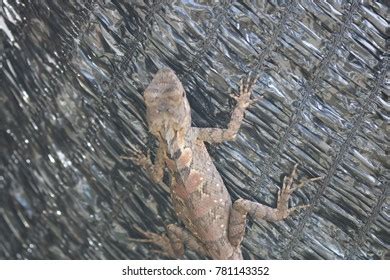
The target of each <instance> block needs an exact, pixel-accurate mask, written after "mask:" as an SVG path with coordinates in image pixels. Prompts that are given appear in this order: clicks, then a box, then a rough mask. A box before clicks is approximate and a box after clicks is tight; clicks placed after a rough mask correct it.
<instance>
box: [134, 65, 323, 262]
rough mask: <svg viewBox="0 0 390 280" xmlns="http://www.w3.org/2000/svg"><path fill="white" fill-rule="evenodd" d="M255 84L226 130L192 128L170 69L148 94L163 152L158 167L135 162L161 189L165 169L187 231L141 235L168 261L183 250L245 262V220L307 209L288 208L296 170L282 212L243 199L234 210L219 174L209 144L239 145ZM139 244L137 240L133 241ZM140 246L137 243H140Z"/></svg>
mask: <svg viewBox="0 0 390 280" xmlns="http://www.w3.org/2000/svg"><path fill="white" fill-rule="evenodd" d="M254 82H255V79H254V80H251V81H250V80H248V81H247V83H241V87H240V95H239V96H238V97H234V98H235V99H236V101H237V105H236V107H235V109H234V111H233V113H232V117H231V121H230V123H229V124H228V128H227V129H219V128H196V127H191V109H190V106H189V103H188V100H187V98H186V95H185V91H184V88H183V86H182V84H181V82H180V81H179V79H178V78H177V76H176V75H175V73H174V72H173V71H172V70H171V69H161V70H159V71H158V72H157V74H156V75H155V76H154V78H153V80H152V82H151V83H150V85H149V86H148V87H147V88H146V90H145V92H144V99H145V103H146V108H147V122H148V126H149V130H150V132H151V133H152V134H153V135H154V136H155V137H156V138H157V140H158V143H159V150H158V152H157V156H156V161H155V163H154V164H153V163H152V161H151V160H150V157H149V155H148V156H145V155H142V154H138V155H137V156H136V157H134V158H133V159H134V160H135V161H136V163H138V164H139V165H141V166H143V167H144V168H145V169H146V170H147V171H148V173H149V174H150V176H151V177H152V178H153V180H154V181H155V182H156V183H159V182H161V180H162V177H163V170H164V167H165V166H166V167H167V169H168V172H169V174H170V186H169V187H170V190H171V197H172V202H173V206H174V208H175V211H176V214H177V216H178V218H179V220H181V221H182V222H183V223H184V225H185V229H183V228H180V227H179V226H176V225H168V226H167V227H166V228H167V235H159V234H156V233H151V232H147V231H143V230H141V229H139V228H137V230H138V231H139V232H140V233H141V234H143V236H144V237H145V239H142V240H140V239H138V241H143V242H150V243H153V244H155V245H157V246H158V247H160V248H161V249H162V251H161V253H162V254H164V255H166V256H168V257H172V258H175V257H179V256H181V255H183V253H184V245H187V247H188V248H189V249H191V250H194V251H196V252H198V253H199V254H201V255H204V256H207V257H210V258H212V259H242V254H241V248H240V244H241V241H242V239H243V237H244V234H245V224H246V216H247V214H248V213H249V214H250V215H251V216H252V217H254V218H261V219H265V220H268V221H278V220H282V219H284V218H286V217H287V216H288V215H289V214H291V213H292V212H293V211H295V210H297V209H300V208H303V207H307V206H306V205H305V206H299V207H294V208H288V198H289V196H290V194H291V193H292V192H293V191H294V190H295V189H297V188H299V187H302V186H303V185H304V184H305V183H307V182H312V181H315V180H319V179H320V178H312V179H308V180H305V181H302V182H301V183H299V184H295V183H294V182H293V178H294V177H295V176H296V169H297V165H295V166H294V169H293V172H292V173H291V175H290V176H289V177H286V178H285V180H284V182H283V187H282V189H281V191H280V192H279V195H278V204H277V208H270V207H268V206H265V205H262V204H259V203H256V202H252V201H249V200H244V199H238V200H237V201H235V203H234V204H232V201H231V198H230V195H229V193H228V191H227V189H226V187H225V185H224V183H223V180H222V178H221V176H220V174H219V173H218V171H217V169H216V168H215V166H214V164H213V162H212V159H211V158H210V155H209V154H208V152H207V150H206V147H205V145H204V142H222V141H227V140H234V139H235V137H236V135H237V132H238V130H239V128H240V125H241V123H242V120H243V117H244V112H245V109H246V108H247V107H248V106H249V105H250V104H251V103H252V102H253V101H251V100H250V95H251V85H252V84H253V83H254ZM132 240H134V239H132ZM136 240H137V239H136Z"/></svg>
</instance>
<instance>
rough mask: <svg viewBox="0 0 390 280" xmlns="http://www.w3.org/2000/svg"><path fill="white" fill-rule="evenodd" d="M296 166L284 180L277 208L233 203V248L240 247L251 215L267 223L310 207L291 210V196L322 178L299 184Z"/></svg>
mask: <svg viewBox="0 0 390 280" xmlns="http://www.w3.org/2000/svg"><path fill="white" fill-rule="evenodd" d="M297 167H298V165H297V164H295V166H294V168H293V170H292V172H291V174H290V175H289V176H286V177H285V178H284V180H283V186H282V188H281V189H280V190H279V192H278V202H277V206H276V208H272V207H269V206H266V205H263V204H260V203H257V202H253V201H250V200H247V199H242V198H240V199H238V200H236V201H235V202H234V203H233V206H232V209H231V212H230V219H229V241H230V243H231V244H232V245H233V246H238V245H239V244H240V243H241V241H242V239H243V236H244V233H245V225H246V216H247V214H249V215H250V216H251V217H252V218H254V219H263V220H267V221H280V220H283V219H285V218H287V217H288V216H289V215H290V214H292V213H293V212H295V211H297V210H299V209H302V208H306V207H308V206H309V205H301V206H296V207H292V208H289V207H288V200H289V198H290V195H291V194H292V193H293V192H294V191H295V190H296V189H299V188H301V187H303V186H304V185H306V184H307V183H309V182H314V181H318V180H321V179H322V177H315V178H310V179H303V180H302V181H299V182H298V183H295V182H294V179H295V177H296V175H297Z"/></svg>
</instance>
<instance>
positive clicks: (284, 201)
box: [277, 164, 323, 218]
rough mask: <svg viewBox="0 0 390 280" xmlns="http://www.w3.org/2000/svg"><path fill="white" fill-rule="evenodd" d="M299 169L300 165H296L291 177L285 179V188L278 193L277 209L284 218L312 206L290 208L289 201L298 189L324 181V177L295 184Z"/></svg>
mask: <svg viewBox="0 0 390 280" xmlns="http://www.w3.org/2000/svg"><path fill="white" fill-rule="evenodd" d="M297 168H298V164H295V165H294V168H293V170H292V172H291V174H290V175H289V176H286V177H284V179H283V186H282V188H281V189H280V190H279V192H278V204H277V209H278V210H279V211H280V213H281V214H282V216H283V217H284V218H285V217H287V216H289V215H290V214H291V213H292V212H294V211H297V210H300V209H303V208H307V207H309V206H310V204H307V205H301V206H296V207H292V208H288V199H289V197H290V195H291V194H292V193H293V192H294V191H295V190H297V189H299V188H302V187H303V186H305V185H306V184H307V183H310V182H314V181H318V180H321V179H323V177H315V178H310V179H303V180H301V181H299V182H297V183H295V182H294V180H295V178H296V176H297Z"/></svg>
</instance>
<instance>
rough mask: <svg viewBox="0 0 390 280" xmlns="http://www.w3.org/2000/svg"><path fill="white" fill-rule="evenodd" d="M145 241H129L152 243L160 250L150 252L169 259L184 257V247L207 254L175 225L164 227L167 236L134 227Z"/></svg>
mask: <svg viewBox="0 0 390 280" xmlns="http://www.w3.org/2000/svg"><path fill="white" fill-rule="evenodd" d="M136 229H137V231H139V232H140V233H141V234H142V235H143V236H144V237H145V239H136V238H130V240H131V241H136V242H146V243H152V244H154V245H156V246H157V247H159V248H160V249H161V250H160V251H159V250H152V251H153V252H156V253H158V254H161V255H164V256H166V257H169V258H178V257H181V256H183V255H184V245H186V246H187V247H188V248H189V249H190V250H192V251H194V252H196V253H198V254H200V255H202V256H207V255H208V253H207V251H206V249H205V248H204V245H203V244H202V243H201V242H200V241H199V240H198V239H197V238H196V237H195V236H193V235H192V234H191V232H189V231H188V230H186V229H183V228H181V227H179V226H177V225H175V224H169V225H167V226H166V230H167V234H166V235H165V234H157V233H153V232H149V231H144V230H142V229H140V228H139V227H136Z"/></svg>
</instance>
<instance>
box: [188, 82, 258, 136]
mask: <svg viewBox="0 0 390 280" xmlns="http://www.w3.org/2000/svg"><path fill="white" fill-rule="evenodd" d="M256 80H257V77H254V78H253V79H250V78H248V79H247V80H246V81H245V82H244V80H241V84H240V94H239V96H233V95H232V97H233V98H234V99H235V100H236V102H237V104H236V107H235V108H234V110H233V113H232V116H231V119H230V122H229V124H228V128H227V129H223V128H194V129H195V130H197V134H198V139H199V140H201V141H205V142H209V143H212V142H223V141H231V140H235V138H236V136H237V133H238V130H239V129H240V126H241V123H242V120H243V118H244V113H245V110H246V108H247V107H248V106H249V105H250V104H252V103H253V102H255V101H257V99H256V100H251V99H250V97H251V92H252V86H253V84H254V82H255V81H256Z"/></svg>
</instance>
